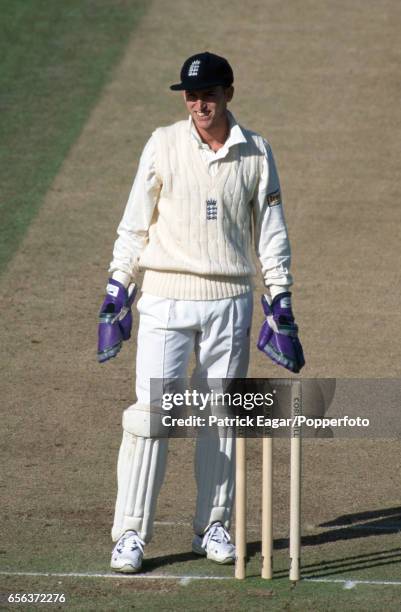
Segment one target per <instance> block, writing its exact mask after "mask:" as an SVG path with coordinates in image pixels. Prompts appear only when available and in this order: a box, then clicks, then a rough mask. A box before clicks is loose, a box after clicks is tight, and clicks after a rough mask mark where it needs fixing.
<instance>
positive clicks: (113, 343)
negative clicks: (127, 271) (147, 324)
mask: <svg viewBox="0 0 401 612" xmlns="http://www.w3.org/2000/svg"><path fill="white" fill-rule="evenodd" d="M136 292H137V287H136V286H135V285H134V284H131V285H130V286H129V288H128V291H127V289H126V288H125V287H124V285H123V284H122V283H119V282H118V281H116V280H114V279H112V278H110V279H109V282H108V284H107V287H106V298H105V300H104V302H103V304H102V307H101V309H100V313H99V330H98V333H99V337H98V349H97V359H98V361H99V362H100V363H102V362H103V361H107V360H108V359H111V358H112V357H115V356H116V355H117V353H118V352H119V351H120V350H121V347H122V343H123V340H129V338H130V337H131V328H132V312H131V306H132V304H133V302H134V300H135V295H136Z"/></svg>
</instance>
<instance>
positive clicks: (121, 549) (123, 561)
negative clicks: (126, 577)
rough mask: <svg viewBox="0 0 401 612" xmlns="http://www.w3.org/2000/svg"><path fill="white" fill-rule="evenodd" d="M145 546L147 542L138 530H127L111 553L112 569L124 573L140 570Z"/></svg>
mask: <svg viewBox="0 0 401 612" xmlns="http://www.w3.org/2000/svg"><path fill="white" fill-rule="evenodd" d="M144 546H145V542H144V541H143V540H141V538H140V537H139V535H138V534H137V532H136V531H126V532H125V533H124V535H123V536H122V537H121V538H120V539H119V540H118V542H117V544H116V545H115V547H114V548H113V552H112V553H111V563H110V567H111V569H113V570H114V571H115V572H122V573H124V574H135V572H139V571H140V570H141V567H142V559H143V547H144Z"/></svg>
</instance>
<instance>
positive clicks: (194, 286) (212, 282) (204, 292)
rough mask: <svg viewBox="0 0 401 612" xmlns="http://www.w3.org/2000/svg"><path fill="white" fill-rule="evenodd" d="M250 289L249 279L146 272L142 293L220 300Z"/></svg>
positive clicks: (186, 298)
mask: <svg viewBox="0 0 401 612" xmlns="http://www.w3.org/2000/svg"><path fill="white" fill-rule="evenodd" d="M252 289H253V282H252V278H251V277H249V276H198V275H196V274H186V273H181V272H165V271H159V270H146V271H145V274H144V278H143V283H142V291H143V292H144V293H150V294H151V295H157V296H159V297H165V298H170V299H173V300H221V299H224V298H228V297H233V296H234V295H241V294H242V293H247V292H248V291H251V290H252Z"/></svg>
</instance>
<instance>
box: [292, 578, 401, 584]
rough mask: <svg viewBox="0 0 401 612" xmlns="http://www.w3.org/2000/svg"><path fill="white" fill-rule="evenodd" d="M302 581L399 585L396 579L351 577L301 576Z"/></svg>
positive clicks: (399, 582)
mask: <svg viewBox="0 0 401 612" xmlns="http://www.w3.org/2000/svg"><path fill="white" fill-rule="evenodd" d="M302 582H333V583H338V584H347V585H349V584H352V585H355V584H383V585H386V584H388V585H393V586H401V581H397V580H354V579H353V578H351V579H350V578H348V579H345V578H302Z"/></svg>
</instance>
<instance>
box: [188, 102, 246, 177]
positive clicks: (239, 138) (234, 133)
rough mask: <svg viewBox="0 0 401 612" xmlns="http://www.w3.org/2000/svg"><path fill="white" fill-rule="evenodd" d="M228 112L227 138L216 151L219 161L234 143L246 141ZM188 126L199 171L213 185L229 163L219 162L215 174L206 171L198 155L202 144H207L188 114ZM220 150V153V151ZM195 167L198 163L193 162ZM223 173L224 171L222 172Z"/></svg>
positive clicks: (232, 116) (227, 168)
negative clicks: (228, 129) (228, 128)
mask: <svg viewBox="0 0 401 612" xmlns="http://www.w3.org/2000/svg"><path fill="white" fill-rule="evenodd" d="M227 114H228V121H229V127H230V131H229V134H228V138H227V140H226V141H225V143H224V145H223V146H222V147H221V149H219V150H218V151H217V152H216V159H219V160H220V161H222V160H224V159H225V158H226V157H227V156H228V154H229V153H230V149H231V148H232V147H234V146H235V145H238V144H240V143H245V142H247V140H246V138H245V135H244V133H243V131H242V130H241V127H240V125H239V124H238V123H237V121H236V119H235V117H234V115H233V114H232V113H231V112H230V111H227ZM188 128H189V132H190V138H191V144H192V145H193V146H192V149H193V150H194V149H196V151H195V152H194V153H195V155H196V156H197V157H198V159H199V161H200V164H199V166H200V168H201V172H202V174H203V175H204V176H206V177H207V179H208V181H209V183H210V184H211V185H213V186H214V185H215V184H216V183H217V182H218V181H219V180H220V177H221V175H222V173H223V171H224V170H226V171H228V170H229V165H228V164H222V163H221V164H220V167H219V168H218V170H217V172H216V174H215V176H211V175H210V174H209V172H208V171H207V169H206V168H205V162H204V160H203V159H202V158H201V155H200V149H201V148H202V146H203V147H204V146H206V147H207V146H208V145H207V144H206V143H204V142H203V141H202V139H201V137H200V136H199V133H198V131H197V129H196V127H195V125H194V122H193V120H192V117H191V116H189V118H188ZM220 152H221V153H220ZM234 158H235V159H237V158H238V155H236V156H234ZM195 167H196V168H198V164H195ZM224 174H225V173H224Z"/></svg>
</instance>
